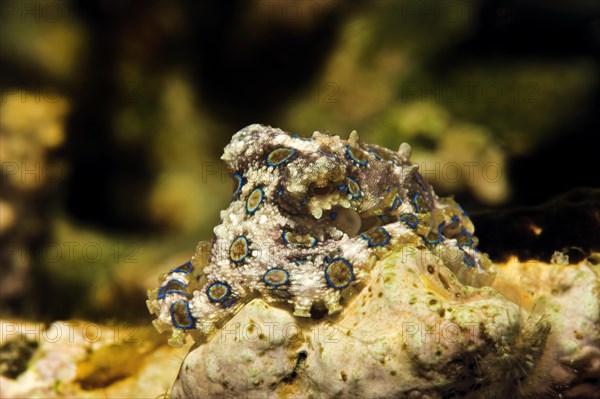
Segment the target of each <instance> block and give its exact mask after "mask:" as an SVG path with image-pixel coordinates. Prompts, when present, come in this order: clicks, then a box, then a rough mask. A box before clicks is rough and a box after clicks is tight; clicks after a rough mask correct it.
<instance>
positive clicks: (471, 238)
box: [457, 228, 473, 247]
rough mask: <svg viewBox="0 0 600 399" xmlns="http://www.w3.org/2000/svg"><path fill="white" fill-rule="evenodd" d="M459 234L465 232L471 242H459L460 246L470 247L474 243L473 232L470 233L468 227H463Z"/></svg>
mask: <svg viewBox="0 0 600 399" xmlns="http://www.w3.org/2000/svg"><path fill="white" fill-rule="evenodd" d="M459 234H460V235H459V237H460V236H462V235H463V234H464V235H466V236H467V237H468V238H469V242H463V243H462V244H458V246H459V247H470V246H471V245H473V235H472V234H471V233H469V232H468V231H467V229H466V228H463V229H462V230H461V231H460V233H459ZM457 241H458V238H457Z"/></svg>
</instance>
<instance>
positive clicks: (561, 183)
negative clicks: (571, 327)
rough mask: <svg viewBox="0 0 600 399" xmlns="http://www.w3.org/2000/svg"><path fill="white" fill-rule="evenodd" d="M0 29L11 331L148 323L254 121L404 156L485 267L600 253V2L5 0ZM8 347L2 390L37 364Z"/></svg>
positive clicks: (2, 306)
mask: <svg viewBox="0 0 600 399" xmlns="http://www.w3.org/2000/svg"><path fill="white" fill-rule="evenodd" d="M1 11H2V14H1V16H0V19H1V24H0V33H1V44H0V76H1V86H0V96H1V101H0V107H1V109H0V161H1V174H0V177H1V182H0V184H1V186H0V187H1V191H0V239H1V258H0V318H1V319H2V320H19V321H23V322H32V323H50V322H53V321H56V320H75V319H81V320H86V321H87V322H89V323H99V325H127V326H144V325H149V323H150V320H151V317H150V315H149V314H148V310H147V309H146V305H145V300H146V291H147V290H148V288H150V287H153V286H155V285H156V283H157V278H158V275H159V274H160V273H163V272H164V271H166V270H168V269H170V268H171V267H173V266H176V265H179V264H181V263H183V262H185V261H186V260H187V259H189V257H190V256H191V255H192V254H193V252H194V248H195V247H196V244H197V242H198V241H201V240H206V241H208V240H210V239H211V237H212V229H213V227H214V226H215V225H217V224H218V223H219V211H220V210H221V209H224V208H225V207H226V206H227V204H228V203H229V200H230V196H231V193H232V186H233V182H232V181H231V179H230V177H229V176H228V173H227V170H225V168H224V165H223V164H222V163H221V161H220V156H221V154H222V151H223V148H224V146H225V145H226V144H227V143H228V142H229V140H230V138H231V136H232V135H233V134H234V133H235V132H236V131H238V130H239V129H241V128H242V127H244V126H246V125H249V124H251V123H262V124H268V125H271V126H274V127H280V128H282V129H284V130H286V131H290V132H294V133H297V134H299V135H301V136H308V135H310V134H312V132H313V131H315V130H319V131H327V132H330V133H333V134H339V135H341V136H342V137H344V138H347V136H348V134H349V133H350V132H351V131H352V130H357V131H358V132H359V133H360V136H361V139H362V140H363V141H365V142H368V143H376V144H379V145H382V146H386V147H388V148H392V149H397V148H398V146H399V145H400V144H401V143H402V142H404V141H406V142H408V143H410V144H411V146H412V148H413V157H412V160H413V161H414V162H416V163H418V164H419V165H420V171H421V173H422V174H423V176H424V177H425V178H426V179H427V181H429V182H430V183H431V184H433V186H434V187H435V189H436V192H437V193H438V194H439V195H454V196H455V198H456V200H457V201H458V202H459V203H461V204H462V206H463V208H464V209H465V210H467V211H468V212H469V214H470V215H471V216H472V219H473V221H474V224H475V226H476V229H477V230H476V231H477V235H478V237H479V238H480V246H479V247H480V249H482V250H483V251H486V252H488V253H490V255H491V257H492V259H493V260H496V261H502V260H506V259H507V257H508V256H510V255H516V256H519V258H520V259H523V260H527V259H541V260H549V259H550V256H551V255H552V254H553V252H554V251H555V250H561V251H565V253H568V254H569V255H570V257H571V259H573V260H575V261H577V260H578V259H579V260H580V259H583V258H585V257H586V256H588V255H589V254H590V253H591V252H592V251H598V250H599V249H600V228H599V226H600V216H599V215H600V210H599V209H600V205H599V203H600V194H599V190H598V188H599V187H600V173H599V172H600V168H599V167H598V156H599V152H598V149H599V148H600V139H599V134H600V116H599V113H598V110H600V90H599V87H600V68H599V66H600V65H599V64H600V59H599V54H600V4H599V3H598V2H593V1H585V0H576V1H569V2H561V1H544V0H538V1H517V0H515V1H484V0H475V1H473V0H447V1H446V0H441V1H432V0H425V1H413V0H406V1H404V0H365V1H356V2H351V1H341V0H337V1H336V0H325V1H316V0H306V1H279V0H263V1H258V0H256V1H254V0H252V1H227V2H225V1H216V0H211V1H202V2H199V1H185V0H169V1H166V0H147V1H139V0H129V1H119V0H105V1H83V0H73V1H60V0H47V1H45V0H23V1H14V0H12V1H11V0H8V1H2V2H1ZM532 221H535V224H536V225H539V226H542V227H543V228H544V234H543V235H542V236H541V237H540V236H539V235H538V234H532V233H531V231H530V229H529V228H528V226H530V224H531V222H532ZM123 323H124V324H123ZM17 330H18V331H16V332H15V331H13V330H5V329H4V328H3V331H2V333H3V334H5V335H6V334H8V333H9V332H10V334H12V335H15V334H16V333H21V332H22V331H20V330H19V329H17ZM140 334H151V333H149V332H145V330H142V332H140ZM5 338H6V337H5ZM163 338H164V337H163ZM163 338H157V337H154V338H152V339H154V340H157V341H158V340H160V339H163ZM1 341H2V343H3V345H4V347H3V348H2V349H3V350H2V355H1V356H0V371H1V372H2V374H3V375H4V376H8V377H11V376H16V375H18V374H19V373H20V372H22V371H23V370H24V368H25V367H26V363H27V359H28V358H27V356H28V355H27V354H28V353H31V352H32V351H33V350H34V349H31V348H33V347H34V346H35V345H34V344H31V345H30V347H31V348H29V347H28V346H27V345H22V346H19V347H18V348H15V347H10V346H6V345H7V344H5V343H4V339H3V340H1ZM28 348H29V349H28ZM130 355H131V354H127V353H125V354H122V356H124V357H126V356H130ZM20 359H21V360H20ZM22 359H25V360H24V361H22ZM130 366H131V365H130ZM130 366H126V367H125V368H124V369H122V370H120V371H118V372H115V373H113V374H111V373H108V374H109V375H108V376H106V375H105V376H102V375H100V376H98V375H96V376H95V377H94V378H96V379H93V378H92V379H89V380H85V381H88V383H89V386H90V387H92V388H97V387H98V386H102V384H109V383H111V382H112V381H114V380H115V379H119V378H121V377H119V376H122V375H127V374H128V371H127V367H130ZM131 367H133V366H131ZM82 386H85V384H82Z"/></svg>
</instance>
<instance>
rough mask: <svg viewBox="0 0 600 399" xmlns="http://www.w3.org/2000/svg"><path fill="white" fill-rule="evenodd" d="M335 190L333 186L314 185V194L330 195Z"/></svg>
mask: <svg viewBox="0 0 600 399" xmlns="http://www.w3.org/2000/svg"><path fill="white" fill-rule="evenodd" d="M334 191H335V188H334V187H333V186H323V187H314V188H313V194H315V195H328V194H331V193H333V192H334Z"/></svg>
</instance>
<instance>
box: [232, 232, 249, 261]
mask: <svg viewBox="0 0 600 399" xmlns="http://www.w3.org/2000/svg"><path fill="white" fill-rule="evenodd" d="M239 239H242V240H244V243H245V246H246V253H245V254H244V255H243V256H242V257H241V258H240V259H234V258H233V257H232V256H231V248H232V247H233V246H234V245H235V243H236V242H237V240H239ZM249 253H250V244H249V243H248V239H247V238H246V236H237V237H236V238H234V240H233V241H232V242H231V245H230V246H229V259H231V260H232V261H233V262H235V263H241V262H243V261H244V260H245V259H246V258H247V257H248V254H249Z"/></svg>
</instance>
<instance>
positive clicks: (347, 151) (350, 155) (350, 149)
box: [346, 145, 369, 166]
mask: <svg viewBox="0 0 600 399" xmlns="http://www.w3.org/2000/svg"><path fill="white" fill-rule="evenodd" d="M359 151H360V150H359ZM346 154H347V155H348V157H349V158H350V159H351V160H353V161H354V162H355V163H356V164H357V165H360V166H365V165H366V164H367V163H368V162H369V158H365V160H364V161H360V160H358V159H356V158H355V157H354V155H352V148H351V147H350V146H349V145H347V146H346Z"/></svg>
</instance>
